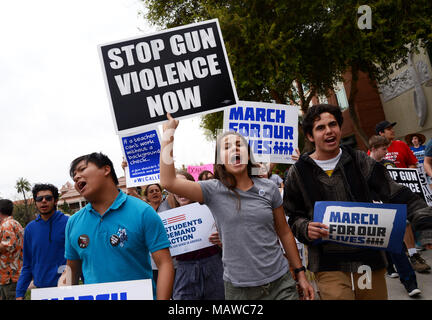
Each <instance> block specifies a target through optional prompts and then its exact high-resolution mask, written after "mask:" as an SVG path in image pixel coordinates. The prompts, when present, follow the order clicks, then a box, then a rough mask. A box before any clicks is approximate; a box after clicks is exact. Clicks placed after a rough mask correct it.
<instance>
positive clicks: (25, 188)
mask: <svg viewBox="0 0 432 320" xmlns="http://www.w3.org/2000/svg"><path fill="white" fill-rule="evenodd" d="M15 189H16V190H17V192H18V193H22V195H23V197H24V206H25V212H26V215H28V204H27V197H26V192H29V191H30V190H31V184H30V182H28V180H27V179H25V178H19V179H18V180H17V181H16V184H15Z"/></svg>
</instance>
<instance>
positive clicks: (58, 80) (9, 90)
mask: <svg viewBox="0 0 432 320" xmlns="http://www.w3.org/2000/svg"><path fill="white" fill-rule="evenodd" d="M140 9H142V7H141V4H140V3H139V2H138V1H135V0H128V1H119V0H105V1H102V0H92V1H84V0H77V1H63V0H44V1H29V0H25V1H2V2H1V4H0V30H2V32H1V34H0V41H1V43H2V46H1V49H0V112H1V122H0V148H1V150H2V151H1V162H0V163H1V165H0V177H1V179H0V197H7V198H11V199H17V198H18V197H19V196H18V194H17V193H16V190H15V189H14V185H15V182H16V180H17V179H18V178H19V177H24V178H26V179H28V180H29V181H30V182H31V183H32V184H33V183H36V182H51V183H54V184H56V185H57V186H58V187H59V188H60V187H61V185H62V184H64V183H65V182H66V181H68V180H70V178H69V176H68V171H69V170H68V169H69V164H70V162H71V161H72V160H73V159H74V158H76V157H77V156H80V155H83V154H86V153H89V152H93V151H102V152H104V153H105V154H107V155H108V156H109V157H110V158H111V160H112V161H113V162H114V164H115V166H116V168H115V169H116V171H117V172H118V174H119V175H122V169H121V167H120V162H121V159H122V155H121V149H120V144H119V140H118V137H117V135H116V134H115V131H114V125H113V120H112V116H111V111H110V107H109V103H108V98H107V92H106V89H105V84H104V80H103V75H102V68H101V64H100V61H99V56H98V51H97V46H98V45H99V44H104V43H107V42H111V41H117V40H122V39H126V38H130V37H134V36H137V35H140V34H143V33H142V32H141V31H140V30H139V29H138V26H139V27H140V28H146V30H148V31H147V32H146V33H152V32H154V30H155V29H151V28H149V27H148V26H146V25H145V23H144V24H143V22H142V21H139V20H138V18H137V17H138V10H140ZM184 124H185V125H184ZM198 124H199V118H194V119H188V120H183V121H181V125H180V127H179V132H178V134H177V135H178V138H177V140H176V143H177V145H176V148H175V150H174V151H175V155H176V161H177V163H176V164H178V165H180V164H182V163H183V164H199V163H200V162H203V163H208V162H211V161H212V160H213V153H214V146H213V145H212V144H211V143H209V142H208V141H205V140H204V138H203V137H202V131H199V129H198ZM191 141H193V143H191Z"/></svg>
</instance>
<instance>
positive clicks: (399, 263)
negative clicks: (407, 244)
mask: <svg viewBox="0 0 432 320" xmlns="http://www.w3.org/2000/svg"><path fill="white" fill-rule="evenodd" d="M386 256H387V260H388V263H389V265H391V264H394V265H395V267H396V271H397V272H398V273H399V279H400V282H402V284H403V285H406V284H407V283H408V282H410V281H415V283H416V285H417V277H416V274H415V271H414V269H413V267H412V265H411V262H410V261H409V259H408V257H407V255H406V254H405V252H404V250H402V252H401V253H399V254H397V253H393V252H387V251H386Z"/></svg>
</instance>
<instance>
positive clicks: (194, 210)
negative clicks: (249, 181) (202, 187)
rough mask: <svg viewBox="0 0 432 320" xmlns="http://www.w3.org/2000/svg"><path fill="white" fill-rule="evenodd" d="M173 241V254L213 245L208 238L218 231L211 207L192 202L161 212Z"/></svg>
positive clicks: (171, 248) (171, 250)
mask: <svg viewBox="0 0 432 320" xmlns="http://www.w3.org/2000/svg"><path fill="white" fill-rule="evenodd" d="M159 216H160V218H161V219H162V222H163V224H164V226H165V230H166V233H167V235H168V239H169V241H170V242H171V246H170V252H171V256H177V255H179V254H182V253H186V252H191V251H195V250H198V249H202V248H206V247H210V246H213V245H214V244H213V243H211V242H210V241H209V240H208V238H209V236H210V235H211V234H212V233H213V232H215V231H216V226H215V222H214V219H213V215H212V213H211V212H210V209H209V208H208V207H207V206H206V205H200V204H199V203H192V204H188V205H186V206H182V207H178V208H174V209H171V210H167V211H162V212H159Z"/></svg>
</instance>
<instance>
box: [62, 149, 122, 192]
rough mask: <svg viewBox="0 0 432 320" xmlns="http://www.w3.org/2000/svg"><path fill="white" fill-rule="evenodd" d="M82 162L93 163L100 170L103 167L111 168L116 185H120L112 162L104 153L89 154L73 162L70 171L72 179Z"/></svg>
mask: <svg viewBox="0 0 432 320" xmlns="http://www.w3.org/2000/svg"><path fill="white" fill-rule="evenodd" d="M81 161H85V162H86V163H89V162H91V163H93V164H95V165H96V166H97V167H98V168H102V167H103V166H109V167H110V168H111V172H110V174H111V178H112V179H113V181H114V183H115V185H118V184H119V181H118V179H117V175H116V172H115V170H114V165H113V163H112V161H111V160H110V159H109V158H108V156H106V155H104V154H103V153H102V152H93V153H89V154H86V155H83V156H81V157H78V158H76V159H75V160H73V161H72V162H71V165H70V169H69V175H70V176H71V178H72V179H73V177H74V173H75V169H76V166H77V165H78V164H79V163H80V162H81Z"/></svg>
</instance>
